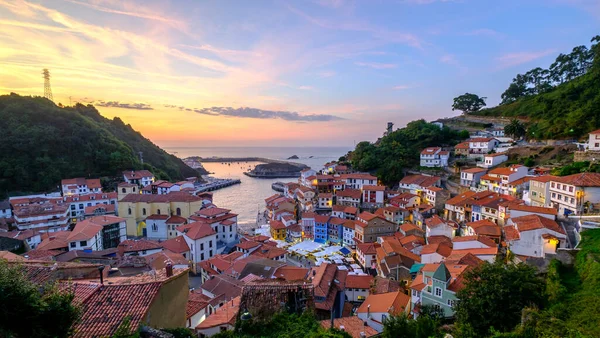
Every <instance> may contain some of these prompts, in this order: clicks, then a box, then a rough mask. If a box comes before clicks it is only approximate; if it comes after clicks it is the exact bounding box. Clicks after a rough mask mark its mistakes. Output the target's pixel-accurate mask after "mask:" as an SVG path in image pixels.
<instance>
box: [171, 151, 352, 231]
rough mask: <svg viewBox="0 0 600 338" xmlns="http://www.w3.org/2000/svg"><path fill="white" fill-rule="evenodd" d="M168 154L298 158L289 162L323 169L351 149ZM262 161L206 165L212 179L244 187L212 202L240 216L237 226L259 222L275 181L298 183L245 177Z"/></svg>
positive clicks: (225, 192)
mask: <svg viewBox="0 0 600 338" xmlns="http://www.w3.org/2000/svg"><path fill="white" fill-rule="evenodd" d="M164 149H165V150H166V151H167V152H169V153H171V154H174V155H176V156H177V157H179V158H186V157H190V156H201V157H213V156H216V157H264V158H270V159H275V160H287V158H289V157H291V156H293V155H296V156H298V159H294V160H289V161H292V162H298V163H303V164H306V165H307V166H309V167H311V168H313V169H315V170H320V169H321V168H323V165H324V164H325V163H327V162H330V161H334V160H338V159H339V158H340V156H342V155H345V154H346V153H348V151H350V150H351V148H350V147H165V148H164ZM257 164H260V163H259V162H232V163H203V164H202V165H203V166H204V168H205V169H206V170H208V171H209V172H211V173H212V174H211V175H210V176H212V177H215V178H239V179H240V180H241V182H242V183H241V184H237V185H233V186H230V187H227V188H223V189H219V190H216V191H213V203H214V204H215V205H217V206H218V207H221V208H227V209H231V211H232V212H233V213H236V214H238V223H240V224H251V223H255V222H256V218H257V215H258V213H259V212H262V211H263V210H264V208H265V198H267V197H269V196H271V195H273V194H275V193H277V192H276V191H274V190H273V189H271V184H273V183H274V182H284V183H287V182H296V181H297V180H298V179H297V178H275V179H265V178H253V177H248V176H246V175H244V174H243V173H244V172H246V171H248V169H252V168H254V167H255V166H256V165H257Z"/></svg>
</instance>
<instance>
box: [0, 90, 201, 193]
mask: <svg viewBox="0 0 600 338" xmlns="http://www.w3.org/2000/svg"><path fill="white" fill-rule="evenodd" d="M0 130H2V135H1V136H0V140H1V141H0V154H2V157H1V158H0V196H2V195H6V194H9V193H14V192H45V191H49V190H55V189H56V188H57V186H58V184H59V182H60V180H61V179H62V178H69V177H115V176H118V175H120V172H121V171H122V170H129V169H148V170H151V171H152V172H153V173H154V174H155V175H156V176H157V177H159V178H162V179H173V180H176V179H183V178H185V177H192V176H198V175H199V172H198V171H196V170H194V169H192V168H190V167H188V166H187V165H185V164H184V163H183V162H182V161H181V160H180V159H178V158H177V157H175V156H173V155H170V154H168V153H166V152H165V151H164V150H162V149H160V148H159V147H158V146H156V145H155V144H153V143H152V142H151V141H150V140H148V139H146V138H144V136H143V135H142V134H140V133H139V132H137V131H135V130H134V129H133V128H132V127H131V126H130V125H126V124H124V123H123V121H121V119H119V118H114V119H113V120H109V119H107V118H104V117H103V116H101V115H100V113H98V111H97V110H96V108H94V107H93V106H91V105H88V106H84V105H81V104H77V105H76V106H75V107H65V108H61V107H58V106H56V105H55V104H54V103H52V102H51V101H49V100H46V99H45V98H42V97H25V96H19V95H17V94H10V95H3V96H0ZM140 151H141V152H142V153H143V158H144V164H142V163H141V162H140V160H139V157H138V152H140Z"/></svg>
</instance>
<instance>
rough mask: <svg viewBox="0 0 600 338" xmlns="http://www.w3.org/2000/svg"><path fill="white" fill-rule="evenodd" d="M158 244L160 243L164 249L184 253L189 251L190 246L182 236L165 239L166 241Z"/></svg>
mask: <svg viewBox="0 0 600 338" xmlns="http://www.w3.org/2000/svg"><path fill="white" fill-rule="evenodd" d="M160 245H162V247H163V248H164V249H166V250H169V251H171V252H175V253H184V252H188V251H190V247H189V246H188V244H187V242H186V241H185V239H184V238H183V236H177V237H175V238H171V239H167V240H166V241H164V242H161V243H160Z"/></svg>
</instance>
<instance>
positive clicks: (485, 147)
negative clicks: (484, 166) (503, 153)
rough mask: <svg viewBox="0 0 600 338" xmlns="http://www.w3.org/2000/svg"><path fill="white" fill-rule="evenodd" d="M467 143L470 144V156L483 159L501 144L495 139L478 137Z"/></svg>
mask: <svg viewBox="0 0 600 338" xmlns="http://www.w3.org/2000/svg"><path fill="white" fill-rule="evenodd" d="M467 142H469V155H468V156H469V157H477V158H482V157H483V155H485V154H488V153H489V152H490V151H492V150H494V149H495V148H496V147H497V146H498V144H500V141H498V140H497V139H495V138H493V137H476V138H471V139H468V140H467Z"/></svg>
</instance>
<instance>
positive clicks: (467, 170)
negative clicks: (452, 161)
mask: <svg viewBox="0 0 600 338" xmlns="http://www.w3.org/2000/svg"><path fill="white" fill-rule="evenodd" d="M486 171H487V170H486V169H483V168H469V169H462V170H461V171H460V172H462V173H469V174H477V173H481V172H486Z"/></svg>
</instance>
